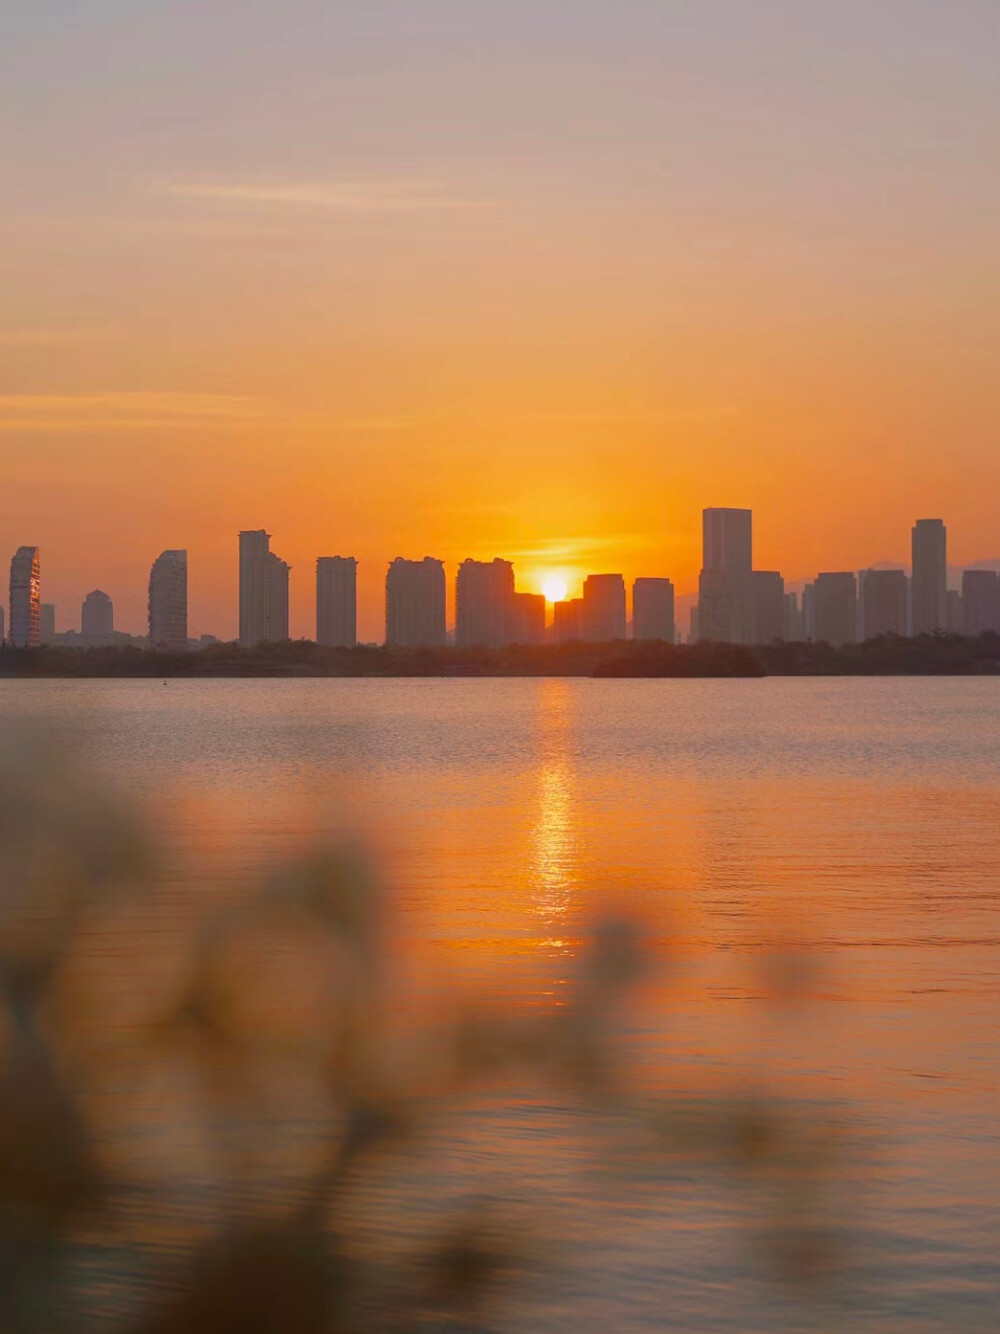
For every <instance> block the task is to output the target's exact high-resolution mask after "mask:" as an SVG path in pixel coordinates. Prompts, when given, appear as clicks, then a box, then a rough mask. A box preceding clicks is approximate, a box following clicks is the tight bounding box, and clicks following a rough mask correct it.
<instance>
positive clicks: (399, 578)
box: [385, 556, 447, 648]
mask: <svg viewBox="0 0 1000 1334" xmlns="http://www.w3.org/2000/svg"><path fill="white" fill-rule="evenodd" d="M385 642H386V643H387V644H396V645H400V646H402V647H411V648H416V647H427V648H438V647H440V646H441V645H443V644H445V643H446V642H447V626H446V621H445V580H444V564H443V563H442V562H441V561H439V560H435V559H434V558H433V557H432V556H425V557H424V559H423V560H403V559H402V557H400V556H397V557H396V559H395V560H394V561H393V562H392V564H391V565H390V566H389V571H388V573H387V574H386V577H385Z"/></svg>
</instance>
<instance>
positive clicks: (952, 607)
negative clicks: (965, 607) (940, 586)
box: [944, 588, 962, 635]
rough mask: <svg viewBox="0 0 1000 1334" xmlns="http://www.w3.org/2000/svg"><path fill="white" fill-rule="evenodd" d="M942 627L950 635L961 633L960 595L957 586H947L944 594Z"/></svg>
mask: <svg viewBox="0 0 1000 1334" xmlns="http://www.w3.org/2000/svg"><path fill="white" fill-rule="evenodd" d="M944 628H945V629H946V630H947V631H948V633H949V634H951V635H960V634H961V633H962V595H961V593H960V592H959V591H958V589H957V588H949V589H948V590H947V591H946V592H945V595H944Z"/></svg>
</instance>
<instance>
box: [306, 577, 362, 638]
mask: <svg viewBox="0 0 1000 1334" xmlns="http://www.w3.org/2000/svg"><path fill="white" fill-rule="evenodd" d="M357 642H358V562H357V561H356V560H355V559H354V557H353V556H320V557H319V559H318V560H317V561H316V643H317V644H325V645H326V646H327V647H329V648H353V647H354V646H355V644H356V643H357Z"/></svg>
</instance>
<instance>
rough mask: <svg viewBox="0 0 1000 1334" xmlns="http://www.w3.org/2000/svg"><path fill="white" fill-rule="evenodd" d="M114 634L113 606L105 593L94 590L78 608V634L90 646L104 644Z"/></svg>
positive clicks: (97, 589)
mask: <svg viewBox="0 0 1000 1334" xmlns="http://www.w3.org/2000/svg"><path fill="white" fill-rule="evenodd" d="M114 632H115V609H114V604H113V603H112V601H111V599H110V598H109V597H108V595H107V593H104V592H102V590H101V589H99V588H95V589H94V591H93V592H92V593H88V594H87V596H86V597H85V598H84V599H83V606H82V607H81V608H80V633H81V634H82V635H83V637H84V639H87V640H89V641H90V642H91V643H92V644H106V643H108V642H109V641H110V640H111V637H112V636H113V635H114Z"/></svg>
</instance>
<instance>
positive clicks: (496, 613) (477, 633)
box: [455, 557, 520, 648]
mask: <svg viewBox="0 0 1000 1334" xmlns="http://www.w3.org/2000/svg"><path fill="white" fill-rule="evenodd" d="M515 628H516V627H515V625H514V567H513V565H512V564H511V563H510V561H509V560H500V559H499V557H498V558H497V559H496V560H492V561H481V560H464V561H462V564H461V565H460V566H459V567H458V573H457V575H456V576H455V643H456V644H458V645H459V646H460V647H462V648H500V647H501V646H502V645H504V644H509V643H510V642H511V641H512V640H513V639H515V638H516V635H515ZM519 642H520V641H519Z"/></svg>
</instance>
